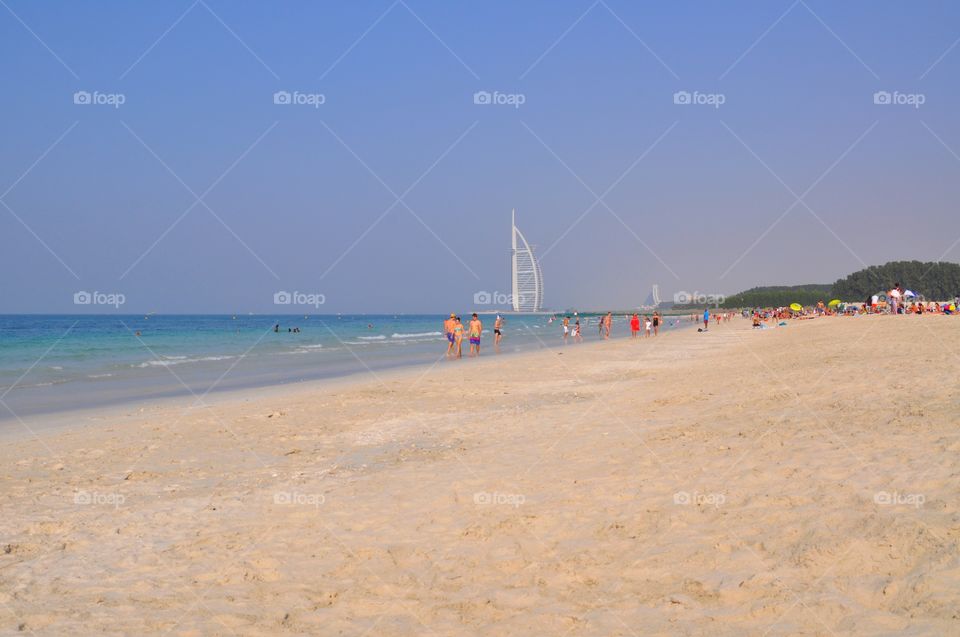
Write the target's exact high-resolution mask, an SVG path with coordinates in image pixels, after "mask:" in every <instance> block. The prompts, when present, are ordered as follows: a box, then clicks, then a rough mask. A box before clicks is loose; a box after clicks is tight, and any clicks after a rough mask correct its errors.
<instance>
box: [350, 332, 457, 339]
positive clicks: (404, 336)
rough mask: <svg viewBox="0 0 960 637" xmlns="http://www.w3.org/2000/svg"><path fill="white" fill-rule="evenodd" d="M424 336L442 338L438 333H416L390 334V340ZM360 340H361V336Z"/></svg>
mask: <svg viewBox="0 0 960 637" xmlns="http://www.w3.org/2000/svg"><path fill="white" fill-rule="evenodd" d="M424 336H442V335H441V334H440V332H416V333H414V334H403V333H400V334H391V335H390V338H423V337H424ZM360 338H363V337H362V336H361V337H360Z"/></svg>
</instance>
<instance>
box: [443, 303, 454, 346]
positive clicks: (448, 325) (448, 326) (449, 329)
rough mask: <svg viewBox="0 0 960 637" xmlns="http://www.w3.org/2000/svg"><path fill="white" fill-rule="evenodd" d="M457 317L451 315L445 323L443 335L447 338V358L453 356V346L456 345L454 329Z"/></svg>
mask: <svg viewBox="0 0 960 637" xmlns="http://www.w3.org/2000/svg"><path fill="white" fill-rule="evenodd" d="M456 317H457V315H456V314H454V313H452V312H451V313H450V318H448V319H447V320H445V321H444V322H443V333H444V335H445V336H446V337H447V356H452V355H453V346H454V345H455V344H456V343H455V342H454V338H453V328H454V326H455V325H456V324H457V321H456Z"/></svg>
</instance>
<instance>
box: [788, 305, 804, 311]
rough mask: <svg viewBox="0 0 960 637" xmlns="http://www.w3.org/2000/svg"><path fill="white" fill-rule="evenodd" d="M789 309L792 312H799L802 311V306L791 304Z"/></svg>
mask: <svg viewBox="0 0 960 637" xmlns="http://www.w3.org/2000/svg"><path fill="white" fill-rule="evenodd" d="M790 309H791V310H793V311H794V312H799V311H800V310H802V309H803V306H802V305H800V304H799V303H791V304H790Z"/></svg>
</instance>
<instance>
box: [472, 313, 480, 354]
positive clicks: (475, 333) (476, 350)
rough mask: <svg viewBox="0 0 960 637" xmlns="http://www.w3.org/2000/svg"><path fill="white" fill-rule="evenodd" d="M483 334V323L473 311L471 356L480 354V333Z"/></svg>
mask: <svg viewBox="0 0 960 637" xmlns="http://www.w3.org/2000/svg"><path fill="white" fill-rule="evenodd" d="M481 334H483V323H482V322H481V321H480V319H479V318H477V313H476V312H474V313H473V318H471V319H470V356H480V335H481Z"/></svg>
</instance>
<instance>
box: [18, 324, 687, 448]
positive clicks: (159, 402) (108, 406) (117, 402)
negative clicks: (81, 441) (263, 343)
mask: <svg viewBox="0 0 960 637" xmlns="http://www.w3.org/2000/svg"><path fill="white" fill-rule="evenodd" d="M684 327H695V324H692V323H691V324H690V325H682V324H681V325H679V326H677V327H670V328H665V329H663V330H662V331H661V335H660V337H665V336H667V335H668V334H671V333H673V332H677V331H682V330H683V328H684ZM486 332H488V333H489V336H485V337H484V340H485V341H487V342H486V343H485V345H484V349H483V350H482V352H483V353H482V354H481V355H480V357H479V358H477V359H476V360H474V359H473V358H472V357H469V356H467V353H464V355H463V358H462V359H461V362H462V363H463V364H476V363H478V362H480V361H484V360H487V359H489V358H504V357H507V358H512V357H515V356H524V355H528V354H534V353H537V352H541V351H551V350H556V349H564V348H567V347H583V346H588V347H589V346H592V345H597V344H600V343H604V342H608V341H607V340H606V339H604V340H595V338H591V339H590V340H586V339H585V340H584V341H583V342H582V343H573V342H572V341H571V342H570V343H566V344H565V343H563V342H559V341H560V338H561V337H560V335H559V333H558V334H557V335H556V341H557V342H554V343H548V342H546V340H544V339H541V338H537V344H536V345H534V346H532V347H531V346H530V344H529V343H525V344H522V345H519V346H514V347H513V348H511V347H509V342H508V343H505V344H504V345H502V346H501V351H500V352H495V351H494V346H493V329H492V327H491V328H490V329H489V330H485V333H486ZM653 338H654V337H651V339H650V340H653ZM658 338H659V337H658ZM629 339H630V336H629V335H623V334H621V335H616V336H611V338H610V339H609V341H610V342H613V341H620V340H629ZM641 340H642V337H641ZM465 342H466V339H465ZM436 345H437V347H436V349H437V351H442V350H441V348H442V347H443V345H444V343H443V342H442V341H439V340H438V341H437V344H436ZM353 354H354V358H355V360H357V361H358V362H359V363H360V366H361V367H362V369H358V370H353V371H347V372H342V371H339V370H325V369H323V368H322V366H318V367H317V369H316V370H315V371H314V372H313V374H312V375H311V376H307V377H302V378H299V379H281V380H274V379H248V380H246V381H241V382H239V383H237V384H234V385H227V386H221V385H220V383H217V384H216V386H214V387H212V388H208V389H206V390H200V388H196V389H194V388H190V389H187V388H186V387H184V386H183V385H182V384H180V383H181V378H180V376H179V375H177V374H169V377H164V381H165V382H166V383H167V384H168V385H170V386H172V387H173V388H172V389H168V390H163V391H162V392H161V393H159V394H154V395H152V396H149V397H147V398H138V397H135V396H132V395H131V396H124V397H122V398H113V399H108V400H106V401H104V402H102V403H99V404H96V405H84V406H80V407H74V406H62V407H61V406H55V407H52V408H50V409H49V410H48V411H39V412H27V413H25V414H22V415H20V414H21V411H20V410H17V414H18V415H17V416H15V415H13V413H12V412H11V411H9V410H2V413H0V440H7V439H10V438H16V437H18V432H22V433H24V434H26V435H28V436H29V435H30V432H29V431H27V430H26V429H25V428H24V427H23V425H22V423H24V422H25V423H26V424H27V425H28V426H30V425H31V424H35V425H36V426H35V427H33V426H30V428H31V429H33V430H34V431H37V432H39V431H50V430H58V429H62V428H65V427H68V426H70V424H69V423H71V422H72V421H74V420H76V419H79V420H82V421H84V422H86V423H89V422H91V421H103V420H104V419H105V418H108V417H117V416H120V415H126V416H129V417H134V416H135V415H137V414H138V413H143V412H144V411H149V410H151V409H152V410H153V411H156V410H157V409H158V408H174V407H176V406H177V405H179V404H181V403H183V402H187V403H193V402H195V400H196V397H195V395H196V396H202V397H204V401H205V402H207V403H217V402H226V403H231V402H233V401H234V399H236V397H238V396H245V395H249V394H250V393H257V394H259V393H261V392H263V393H270V392H283V391H285V390H288V389H289V390H290V391H298V390H299V389H302V390H303V391H316V390H318V389H321V390H322V389H323V388H324V387H325V386H328V385H331V386H339V387H342V386H350V385H352V384H354V383H361V382H363V378H365V377H369V376H371V375H373V376H380V377H393V376H394V375H396V374H404V373H409V374H416V373H417V370H421V371H423V370H426V369H430V368H432V367H434V366H436V365H442V364H444V363H453V362H454V359H449V360H447V359H445V358H444V357H443V356H442V355H441V356H439V357H436V358H435V359H433V361H432V362H429V361H424V360H422V357H411V358H409V359H378V360H373V361H371V362H367V361H365V360H364V359H363V356H362V355H360V354H358V353H357V352H356V351H354V352H353ZM224 377H229V373H226V374H224ZM145 386H149V385H146V384H145ZM32 389H34V388H31V387H27V388H24V389H23V390H21V391H30V390H32ZM15 391H17V390H15ZM73 391H76V390H75V389H74V390H73ZM131 411H135V412H136V413H130V412H131ZM100 412H104V413H106V414H108V416H105V417H100V416H98V414H99V413H100Z"/></svg>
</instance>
